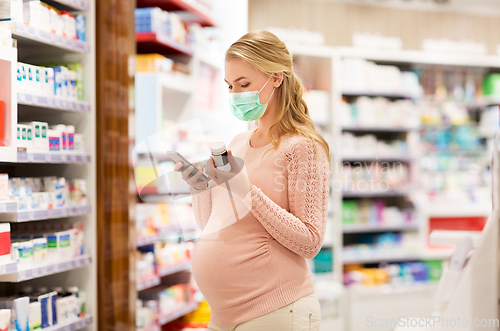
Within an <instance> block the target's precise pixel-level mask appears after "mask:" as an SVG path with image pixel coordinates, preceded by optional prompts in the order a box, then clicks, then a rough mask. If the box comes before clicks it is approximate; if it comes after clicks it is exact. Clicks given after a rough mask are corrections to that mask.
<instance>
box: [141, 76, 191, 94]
mask: <svg viewBox="0 0 500 331" xmlns="http://www.w3.org/2000/svg"><path fill="white" fill-rule="evenodd" d="M136 77H138V78H139V79H149V80H153V81H156V82H157V84H158V85H159V86H161V87H162V88H164V89H167V90H171V91H174V92H179V93H183V94H187V95H191V94H192V93H193V87H192V79H191V77H189V76H186V75H180V74H175V73H137V74H136Z"/></svg>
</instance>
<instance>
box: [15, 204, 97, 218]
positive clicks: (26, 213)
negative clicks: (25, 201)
mask: <svg viewBox="0 0 500 331" xmlns="http://www.w3.org/2000/svg"><path fill="white" fill-rule="evenodd" d="M90 211H91V208H90V206H88V205H87V206H67V207H59V208H53V209H37V210H19V211H18V212H17V219H16V220H15V221H12V222H28V221H40V220H47V219H55V218H63V217H72V216H80V215H86V214H89V213H90Z"/></svg>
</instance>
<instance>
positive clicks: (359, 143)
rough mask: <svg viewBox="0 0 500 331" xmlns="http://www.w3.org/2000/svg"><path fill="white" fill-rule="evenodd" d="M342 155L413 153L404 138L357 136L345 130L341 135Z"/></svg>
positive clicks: (394, 155) (346, 156)
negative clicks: (387, 138)
mask: <svg viewBox="0 0 500 331" xmlns="http://www.w3.org/2000/svg"><path fill="white" fill-rule="evenodd" d="M340 146H342V156H343V157H344V158H348V157H350V156H351V157H356V156H357V157H367V156H373V157H377V158H383V157H398V156H399V157H405V156H409V155H411V153H410V151H409V149H408V144H407V142H406V141H402V140H391V141H383V140H378V139H377V137H376V136H375V135H363V136H355V135H354V134H352V133H349V132H344V133H343V134H342V137H341V144H340Z"/></svg>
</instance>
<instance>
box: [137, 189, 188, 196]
mask: <svg viewBox="0 0 500 331" xmlns="http://www.w3.org/2000/svg"><path fill="white" fill-rule="evenodd" d="M138 193H139V196H145V195H174V194H191V192H190V191H189V189H182V188H174V189H171V190H168V189H167V188H166V187H144V188H142V189H140V190H139V192H138Z"/></svg>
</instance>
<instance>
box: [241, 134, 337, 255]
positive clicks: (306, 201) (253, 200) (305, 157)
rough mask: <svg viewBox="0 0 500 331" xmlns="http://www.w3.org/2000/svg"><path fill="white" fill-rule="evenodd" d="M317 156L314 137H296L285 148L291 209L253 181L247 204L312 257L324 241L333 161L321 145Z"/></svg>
mask: <svg viewBox="0 0 500 331" xmlns="http://www.w3.org/2000/svg"><path fill="white" fill-rule="evenodd" d="M317 149H318V152H319V155H318V158H317V160H315V156H316V150H315V148H314V145H313V141H312V140H311V139H309V138H306V137H303V136H296V137H292V138H290V139H289V141H288V146H287V148H286V149H285V164H286V174H287V180H288V204H289V209H290V211H287V210H285V209H283V208H281V207H280V206H279V205H278V204H276V203H275V202H274V201H272V200H271V199H270V198H269V197H267V196H266V195H265V194H264V193H263V192H262V190H261V189H259V188H258V187H257V186H255V185H252V190H251V191H250V192H249V193H248V194H247V196H246V197H245V199H244V203H245V205H246V206H247V207H248V208H249V209H250V211H251V212H252V214H253V215H254V216H255V217H256V218H257V219H258V220H259V221H260V223H261V224H262V226H263V227H264V228H265V229H266V230H267V231H268V232H269V234H270V235H271V236H273V238H274V239H276V240H277V241H278V242H279V243H281V244H282V245H283V246H285V247H286V248H288V249H289V250H291V251H292V252H294V253H296V254H298V255H300V256H303V257H305V258H307V259H311V258H313V257H314V256H316V254H317V253H318V252H319V250H320V249H321V246H322V244H323V239H324V237H325V230H326V218H327V212H328V193H329V187H330V185H329V181H330V170H329V163H328V160H327V158H326V153H324V151H323V149H322V147H321V146H319V145H317Z"/></svg>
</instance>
